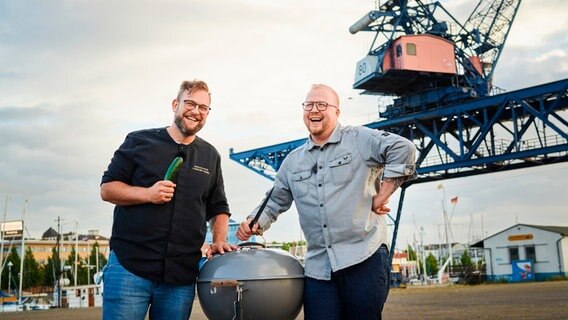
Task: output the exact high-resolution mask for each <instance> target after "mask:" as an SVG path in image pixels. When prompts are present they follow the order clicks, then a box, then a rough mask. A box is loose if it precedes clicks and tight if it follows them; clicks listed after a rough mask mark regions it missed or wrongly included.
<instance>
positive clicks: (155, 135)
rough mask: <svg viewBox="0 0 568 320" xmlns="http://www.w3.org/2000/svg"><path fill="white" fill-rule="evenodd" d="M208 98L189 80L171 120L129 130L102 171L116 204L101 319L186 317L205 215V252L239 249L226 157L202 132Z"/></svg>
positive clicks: (106, 194) (104, 190)
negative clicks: (231, 240) (231, 229)
mask: <svg viewBox="0 0 568 320" xmlns="http://www.w3.org/2000/svg"><path fill="white" fill-rule="evenodd" d="M210 103H211V97H210V93H209V88H208V86H207V84H206V83H205V82H203V81H199V80H194V81H184V82H183V83H182V84H181V86H180V89H179V92H178V94H177V97H176V98H175V99H173V101H172V111H173V113H174V120H173V123H172V125H171V126H169V127H165V128H156V129H147V130H140V131H135V132H131V133H130V134H128V136H127V137H126V139H125V141H124V142H123V143H122V145H121V146H120V148H119V149H118V150H117V151H116V152H115V153H114V156H113V158H112V160H111V162H110V165H109V166H108V169H107V171H105V172H104V174H103V177H102V182H101V198H102V199H103V200H104V201H108V202H110V203H113V204H115V209H114V221H113V227H112V236H111V239H110V247H111V253H110V255H109V259H108V264H107V266H106V267H105V269H104V271H103V280H104V290H103V292H104V294H103V299H104V300H103V319H107V320H111V319H140V320H143V319H144V318H145V317H146V314H147V313H148V312H149V316H150V319H168V320H174V319H180V320H181V319H184V320H186V319H188V318H189V316H190V314H191V309H192V305H193V300H194V297H195V280H196V276H197V273H198V266H199V261H200V259H201V256H202V252H201V247H202V244H203V242H204V240H205V233H206V221H210V223H211V230H212V232H213V243H212V245H211V246H210V247H209V249H208V251H207V252H206V255H207V256H208V257H211V255H212V254H213V253H220V254H223V253H224V252H225V251H232V250H233V249H236V247H235V246H232V245H229V244H228V243H226V242H225V240H226V237H227V230H228V222H229V215H230V214H229V206H228V204H227V199H226V197H225V191H224V186H223V176H222V173H221V157H220V155H219V153H218V152H217V150H216V149H215V148H214V147H213V146H212V145H211V144H209V143H208V142H206V141H205V140H203V139H201V138H200V137H198V136H197V132H199V130H200V129H201V128H203V126H204V125H205V121H206V120H207V117H208V115H209V111H210V110H211V108H210V107H209V106H210ZM178 157H179V158H178ZM174 159H177V160H176V161H175V162H174V161H173V160H174ZM170 164H181V165H180V166H178V167H176V168H175V170H168V169H169V168H170ZM166 172H170V173H172V172H176V173H175V174H171V175H170V174H168V175H166Z"/></svg>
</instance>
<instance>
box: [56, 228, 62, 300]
mask: <svg viewBox="0 0 568 320" xmlns="http://www.w3.org/2000/svg"><path fill="white" fill-rule="evenodd" d="M56 221H57V241H56V244H55V245H56V247H57V263H55V264H54V267H55V283H56V284H57V307H58V308H61V241H60V237H61V217H57V220H56Z"/></svg>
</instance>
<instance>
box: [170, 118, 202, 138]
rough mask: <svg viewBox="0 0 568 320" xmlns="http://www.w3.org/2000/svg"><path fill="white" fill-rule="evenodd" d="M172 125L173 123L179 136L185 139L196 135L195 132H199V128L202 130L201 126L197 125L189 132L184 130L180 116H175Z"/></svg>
mask: <svg viewBox="0 0 568 320" xmlns="http://www.w3.org/2000/svg"><path fill="white" fill-rule="evenodd" d="M174 123H175V125H176V127H177V128H178V130H179V132H180V133H181V135H182V136H184V137H186V138H187V137H191V136H194V135H196V134H197V132H199V130H201V128H203V125H198V126H197V127H196V128H195V129H194V130H190V129H188V128H186V127H185V126H184V125H183V116H181V115H176V118H175V119H174Z"/></svg>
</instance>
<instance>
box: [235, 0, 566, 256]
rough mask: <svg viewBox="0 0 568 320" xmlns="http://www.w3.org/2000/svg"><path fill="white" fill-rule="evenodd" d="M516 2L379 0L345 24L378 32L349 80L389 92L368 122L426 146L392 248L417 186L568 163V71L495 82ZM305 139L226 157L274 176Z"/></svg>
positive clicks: (375, 92)
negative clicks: (464, 5) (460, 14)
mask: <svg viewBox="0 0 568 320" xmlns="http://www.w3.org/2000/svg"><path fill="white" fill-rule="evenodd" d="M520 3H521V1H520V0H480V1H479V3H478V4H477V6H476V7H475V9H474V10H473V12H472V13H471V14H470V15H469V17H468V18H467V20H466V21H465V22H464V23H460V22H459V21H457V20H456V19H455V18H454V17H453V16H452V15H451V14H450V13H449V12H448V11H447V10H446V9H444V7H443V6H442V5H441V4H440V3H439V2H432V3H425V2H424V1H420V0H414V1H410V0H409V1H407V0H388V1H381V2H378V3H377V8H376V9H375V10H372V11H370V12H369V13H368V14H366V15H364V16H363V17H362V18H361V19H359V20H358V21H357V22H356V23H355V24H353V25H352V26H351V27H350V28H349V31H350V32H351V33H352V34H356V33H358V32H361V31H365V32H371V33H374V41H373V43H372V45H371V48H370V49H369V52H368V53H367V55H366V56H365V57H364V58H363V59H362V60H360V61H359V62H358V63H357V66H356V71H355V82H354V84H353V88H354V89H359V90H363V91H362V94H368V95H380V96H389V97H393V103H392V104H391V105H389V106H387V107H386V108H385V109H384V110H382V111H381V112H379V116H380V120H379V121H376V122H371V123H368V124H366V125H365V126H367V127H369V128H373V129H379V130H385V131H389V132H394V133H397V134H399V135H401V136H404V137H406V138H408V139H410V140H412V141H413V142H414V143H415V145H416V147H417V148H418V151H419V152H420V155H419V158H418V159H417V166H418V169H417V171H418V178H417V179H416V180H413V181H411V182H409V183H407V184H405V185H403V187H402V190H401V195H400V198H399V203H398V210H397V211H396V216H395V217H394V218H393V217H390V219H391V220H392V221H393V224H394V231H393V235H392V242H391V247H393V248H394V247H395V243H396V236H397V232H398V225H399V222H400V217H401V212H402V204H403V201H404V194H405V191H406V189H407V187H409V186H410V185H411V184H415V183H422V182H430V181H440V180H443V179H450V178H458V177H466V176H473V175H479V174H485V173H495V172H502V171H507V170H514V169H522V168H528V167H533V166H539V165H546V164H554V163H560V162H566V161H568V133H567V132H568V121H567V120H566V118H565V110H566V109H567V108H568V79H562V80H558V81H554V82H550V83H546V84H541V85H537V86H534V87H529V88H524V89H520V90H515V91H505V90H503V89H500V88H498V87H497V86H495V85H494V84H493V74H494V70H495V67H496V66H497V62H498V60H499V57H500V55H501V53H502V51H503V48H504V45H505V41H506V39H507V36H508V34H509V30H510V29H511V26H512V23H513V21H514V19H515V16H516V13H517V10H518V9H519V6H520ZM305 141H306V139H299V140H292V141H288V142H283V143H279V144H275V145H271V146H266V147H262V148H257V149H252V150H248V151H241V152H234V150H233V149H231V150H230V155H229V157H230V158H231V159H232V160H234V161H236V162H238V163H239V164H241V165H243V166H245V167H247V168H249V169H251V170H253V171H254V172H256V173H258V174H260V175H262V176H264V177H266V178H268V179H271V180H274V176H275V174H276V172H277V171H278V169H279V168H280V165H281V164H282V161H283V160H284V158H285V157H286V156H287V155H288V153H290V151H292V150H293V149H295V148H297V147H299V146H300V145H302V144H303V143H304V142H305ZM393 251H394V250H393ZM391 258H392V253H391Z"/></svg>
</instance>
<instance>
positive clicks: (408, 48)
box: [406, 43, 416, 56]
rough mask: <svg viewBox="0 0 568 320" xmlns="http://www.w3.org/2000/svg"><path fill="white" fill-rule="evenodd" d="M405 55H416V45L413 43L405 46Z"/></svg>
mask: <svg viewBox="0 0 568 320" xmlns="http://www.w3.org/2000/svg"><path fill="white" fill-rule="evenodd" d="M406 54H407V55H409V56H415V55H416V44H414V43H407V44H406Z"/></svg>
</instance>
